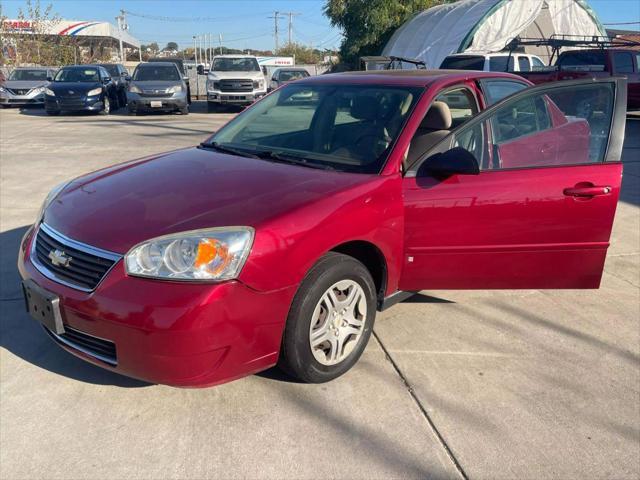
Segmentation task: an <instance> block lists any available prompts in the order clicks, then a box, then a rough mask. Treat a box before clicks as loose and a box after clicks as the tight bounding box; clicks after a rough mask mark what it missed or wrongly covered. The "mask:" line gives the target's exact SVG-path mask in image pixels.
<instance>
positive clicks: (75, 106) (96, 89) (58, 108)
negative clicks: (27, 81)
mask: <svg viewBox="0 0 640 480" xmlns="http://www.w3.org/2000/svg"><path fill="white" fill-rule="evenodd" d="M44 98H45V103H44V108H45V110H46V112H47V113H48V114H49V115H58V114H59V113H60V112H62V111H73V112H78V111H88V112H99V113H101V114H103V115H108V114H109V113H110V112H111V110H112V108H113V109H116V108H117V105H118V98H117V91H116V84H115V82H114V81H113V79H112V78H111V75H109V72H107V71H106V70H105V69H104V67H100V66H98V65H72V66H68V67H62V68H61V69H60V70H58V73H57V74H56V76H55V77H54V78H53V81H52V82H51V83H50V84H49V85H48V86H47V87H46V88H45V97H44Z"/></svg>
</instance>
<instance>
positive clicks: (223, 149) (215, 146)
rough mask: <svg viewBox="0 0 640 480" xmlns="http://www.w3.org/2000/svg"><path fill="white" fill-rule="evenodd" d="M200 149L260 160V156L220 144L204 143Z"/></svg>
mask: <svg viewBox="0 0 640 480" xmlns="http://www.w3.org/2000/svg"><path fill="white" fill-rule="evenodd" d="M200 148H204V149H209V150H216V151H218V152H222V153H230V154H231V155H238V156H241V157H247V158H260V157H259V156H258V155H254V154H253V153H249V152H246V151H244V150H241V149H239V148H233V147H228V146H226V145H221V144H219V143H218V142H202V143H201V144H200Z"/></svg>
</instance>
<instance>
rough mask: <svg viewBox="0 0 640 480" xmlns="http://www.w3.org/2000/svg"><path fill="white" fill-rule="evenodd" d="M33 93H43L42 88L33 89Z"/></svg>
mask: <svg viewBox="0 0 640 480" xmlns="http://www.w3.org/2000/svg"><path fill="white" fill-rule="evenodd" d="M33 92H34V93H40V92H44V87H36V88H34V89H33Z"/></svg>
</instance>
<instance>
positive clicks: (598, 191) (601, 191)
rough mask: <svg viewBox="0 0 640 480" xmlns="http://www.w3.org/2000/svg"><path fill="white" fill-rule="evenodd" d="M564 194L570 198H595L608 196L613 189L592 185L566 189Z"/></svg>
mask: <svg viewBox="0 0 640 480" xmlns="http://www.w3.org/2000/svg"><path fill="white" fill-rule="evenodd" d="M563 193H564V194H565V195H566V196H568V197H595V196H596V195H608V194H609V193H611V187H608V186H599V185H592V186H589V187H571V188H565V189H564V191H563Z"/></svg>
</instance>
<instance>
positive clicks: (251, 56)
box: [213, 53, 256, 59]
mask: <svg viewBox="0 0 640 480" xmlns="http://www.w3.org/2000/svg"><path fill="white" fill-rule="evenodd" d="M213 58H214V59H216V58H256V56H255V55H247V54H246V53H238V54H237V55H234V54H233V53H226V54H224V55H214V57H213Z"/></svg>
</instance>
